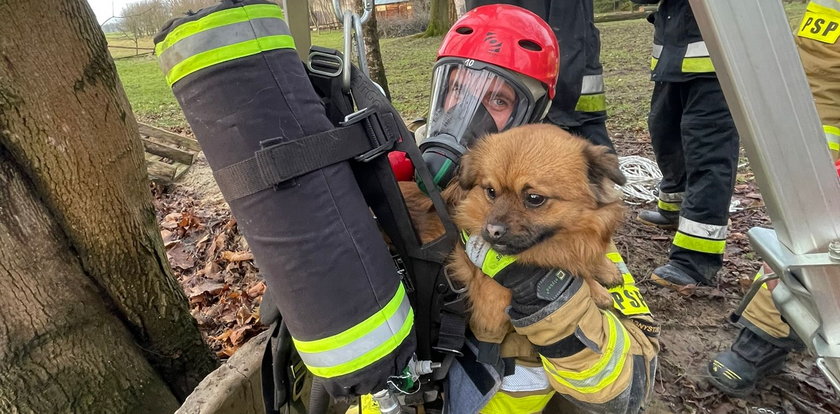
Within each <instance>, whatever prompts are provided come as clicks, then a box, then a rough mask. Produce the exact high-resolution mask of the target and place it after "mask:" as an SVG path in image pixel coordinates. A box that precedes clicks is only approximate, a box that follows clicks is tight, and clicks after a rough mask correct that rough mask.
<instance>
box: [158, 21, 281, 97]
mask: <svg viewBox="0 0 840 414" xmlns="http://www.w3.org/2000/svg"><path fill="white" fill-rule="evenodd" d="M294 47H295V44H294V40H293V39H292V36H291V32H290V31H289V26H288V25H287V24H286V22H285V21H284V20H283V11H282V10H281V9H280V7H279V6H277V5H275V4H253V5H248V6H244V7H235V8H232V9H225V10H221V11H218V12H216V13H212V14H209V15H207V16H205V17H202V18H201V19H198V20H195V21H191V22H188V23H184V24H182V25H181V26H178V27H177V28H175V29H174V30H172V31H171V32H169V34H167V35H166V38H164V39H163V40H162V41H161V42H159V43H158V44H157V45H156V46H155V54H157V55H158V56H159V60H160V66H161V69H162V70H163V73H164V74H165V75H166V81H167V83H168V84H169V85H170V86H171V85H173V84H174V83H175V82H177V81H178V80H180V79H181V78H183V77H185V76H187V75H189V74H191V73H193V72H196V71H199V70H201V69H204V68H206V67H209V66H213V65H217V64H219V63H223V62H227V61H230V60H234V59H239V58H242V57H246V56H251V55H255V54H257V53H260V52H264V51H269V50H275V49H294Z"/></svg>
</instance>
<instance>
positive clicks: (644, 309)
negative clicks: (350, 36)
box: [608, 273, 650, 316]
mask: <svg viewBox="0 0 840 414" xmlns="http://www.w3.org/2000/svg"><path fill="white" fill-rule="evenodd" d="M623 276H624V283H623V284H621V285H618V286H615V287H612V288H610V289H608V290H609V291H610V295H612V298H613V307H614V308H615V309H616V310H617V311H619V312H621V314H622V315H624V316H635V315H650V308H649V307H648V304H647V302H645V298H644V297H642V292H639V288H638V287H636V281H635V280H633V276H630V274H629V273H625V274H624V275H623Z"/></svg>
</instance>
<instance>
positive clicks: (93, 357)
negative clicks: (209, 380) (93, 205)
mask: <svg viewBox="0 0 840 414" xmlns="http://www.w3.org/2000/svg"><path fill="white" fill-rule="evenodd" d="M68 242H69V241H68V240H67V238H66V237H65V233H64V230H63V229H61V227H59V225H58V223H57V222H56V220H55V218H54V217H53V215H52V213H51V212H50V211H49V210H48V209H47V208H46V206H45V205H44V203H43V202H42V201H41V200H40V197H39V196H38V194H37V192H36V191H35V189H34V187H33V185H32V183H31V182H30V181H29V180H27V179H26V178H25V177H24V175H23V173H22V172H21V171H20V169H19V168H18V166H17V165H16V164H15V162H14V161H12V159H11V157H10V154H9V153H8V152H6V151H5V150H4V149H2V147H0V290H2V292H3V295H2V296H0V320H2V323H0V370H1V371H2V372H3V375H0V412H2V413H18V412H20V413H55V412H73V413H137V414H145V413H149V414H153V413H160V414H164V413H167V414H168V413H172V412H174V411H175V410H176V409H177V408H178V401H177V400H176V399H175V396H174V395H173V394H172V392H171V391H170V390H169V387H168V386H167V385H166V383H164V382H163V381H162V380H161V378H160V376H159V375H158V374H157V373H156V372H155V370H154V369H153V368H152V367H151V366H150V365H149V363H148V361H146V359H145V357H144V355H143V351H142V350H141V348H140V347H138V346H137V345H136V344H135V343H134V338H132V336H131V333H130V332H129V331H128V329H126V327H125V326H123V324H122V322H121V321H120V319H119V317H118V316H116V315H114V314H113V313H112V310H111V309H109V306H110V304H109V302H108V301H107V300H103V297H102V295H103V292H102V290H101V288H100V287H99V286H97V284H96V282H94V281H93V280H91V278H90V277H89V275H88V274H86V272H85V270H84V269H83V268H82V264H81V262H80V260H79V257H77V256H75V255H74V254H73V251H72V249H71V247H70V245H69V243H68Z"/></svg>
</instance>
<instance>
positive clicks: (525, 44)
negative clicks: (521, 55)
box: [519, 40, 542, 52]
mask: <svg viewBox="0 0 840 414" xmlns="http://www.w3.org/2000/svg"><path fill="white" fill-rule="evenodd" d="M519 46H520V47H522V48H523V49H527V50H533V51H534V52H539V51H541V50H542V46H540V45H538V44H536V43H534V42H532V41H530V40H520V41H519Z"/></svg>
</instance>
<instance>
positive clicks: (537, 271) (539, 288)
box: [495, 263, 573, 319]
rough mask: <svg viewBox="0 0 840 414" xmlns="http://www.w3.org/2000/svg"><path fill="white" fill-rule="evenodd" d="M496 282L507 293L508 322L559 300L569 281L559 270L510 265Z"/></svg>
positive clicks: (497, 277)
mask: <svg viewBox="0 0 840 414" xmlns="http://www.w3.org/2000/svg"><path fill="white" fill-rule="evenodd" d="M495 279H496V281H497V282H499V283H501V285H502V286H504V287H506V288H508V289H510V292H511V296H512V297H511V304H510V309H508V314H509V315H510V317H511V319H522V318H524V317H528V316H531V315H533V314H535V313H537V312H539V311H540V310H541V309H543V308H545V307H546V306H548V305H549V304H550V303H552V302H554V301H556V300H557V299H559V298H560V297H561V296H562V294H563V293H564V292H566V291H567V290H568V288H569V286H570V285H571V282H572V279H573V277H572V276H571V275H570V274H569V273H568V272H565V271H563V270H561V269H546V268H540V267H536V266H528V265H520V264H518V263H514V264H512V265H510V266H508V267H506V268H505V269H504V270H503V271H501V272H500V273H499V274H498V275H496V278H495Z"/></svg>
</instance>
